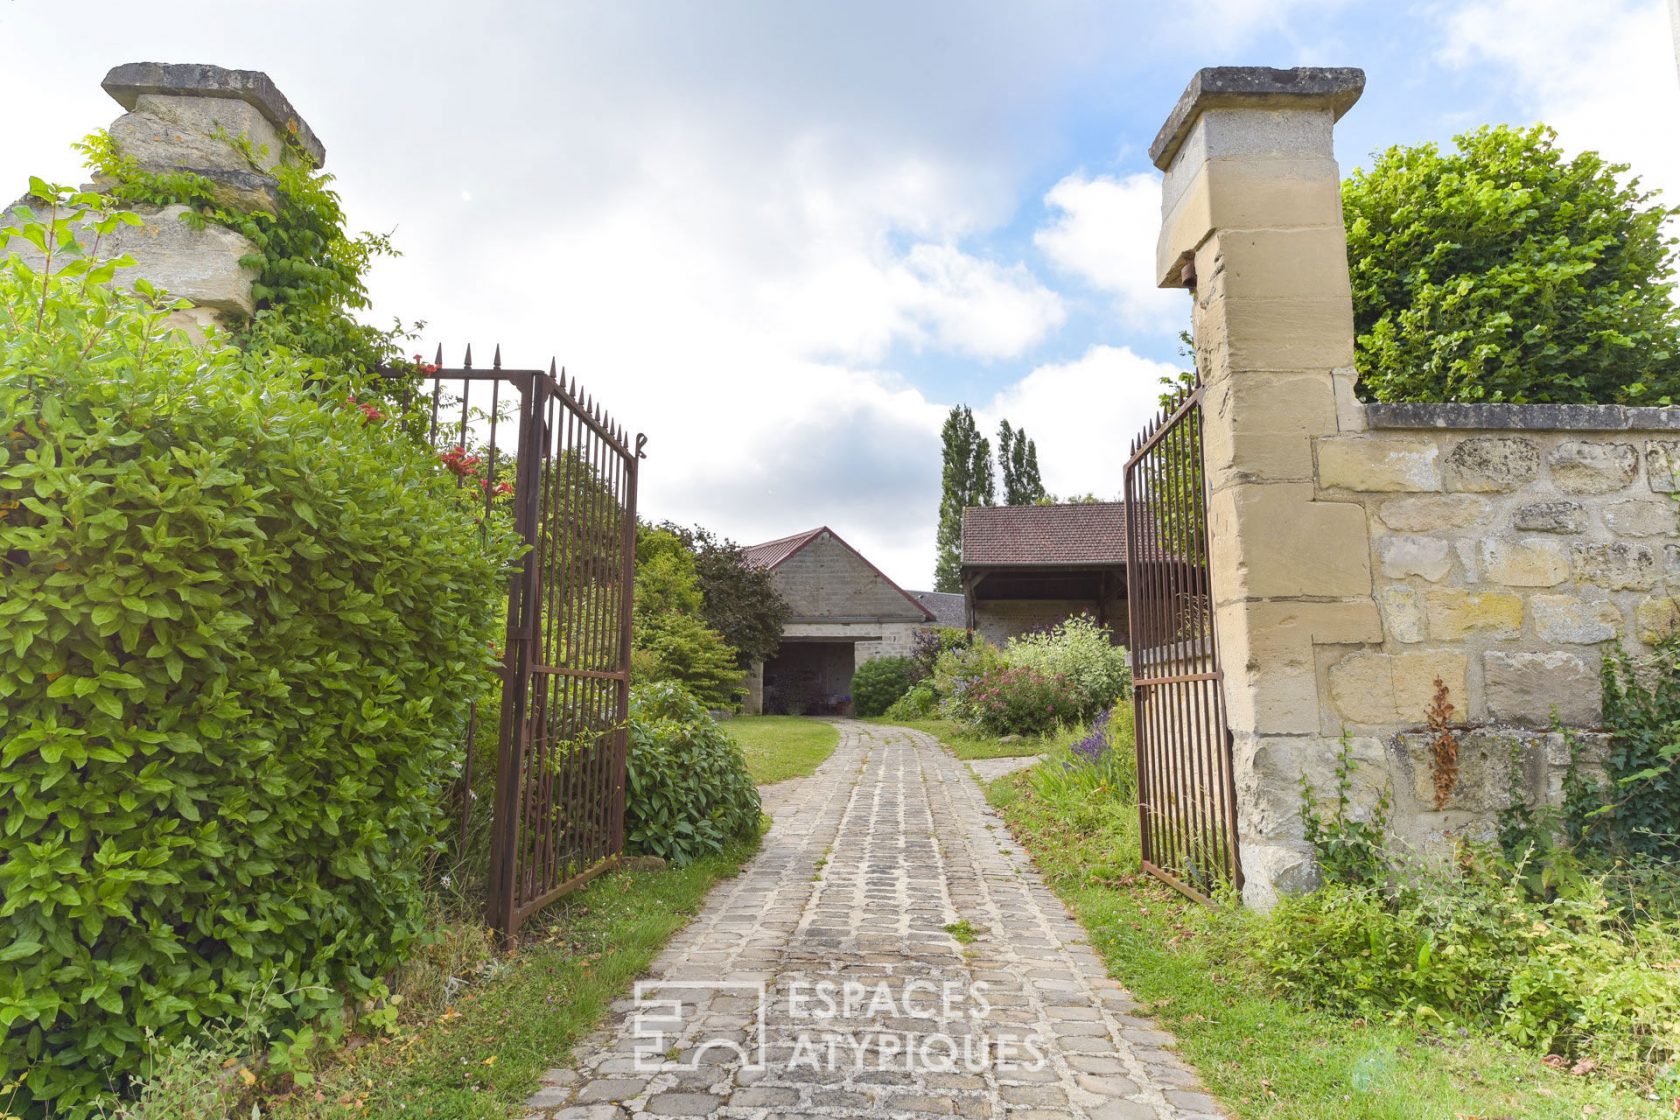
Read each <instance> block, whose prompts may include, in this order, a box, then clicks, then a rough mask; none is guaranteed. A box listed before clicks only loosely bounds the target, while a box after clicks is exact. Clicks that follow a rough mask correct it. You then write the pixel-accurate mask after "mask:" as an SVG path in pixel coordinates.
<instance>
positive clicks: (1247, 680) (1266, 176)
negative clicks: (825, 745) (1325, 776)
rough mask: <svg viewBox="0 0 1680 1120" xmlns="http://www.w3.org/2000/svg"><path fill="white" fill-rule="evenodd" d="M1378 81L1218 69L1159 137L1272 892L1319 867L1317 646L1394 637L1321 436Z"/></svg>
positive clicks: (1214, 562) (1261, 877) (1337, 361)
mask: <svg viewBox="0 0 1680 1120" xmlns="http://www.w3.org/2000/svg"><path fill="white" fill-rule="evenodd" d="M1364 84H1365V75H1364V73H1363V72H1362V71H1359V70H1356V69H1345V68H1316V67H1315V68H1303V69H1296V70H1272V69H1267V68H1264V67H1215V68H1211V69H1206V70H1202V71H1200V72H1198V73H1197V74H1196V76H1195V77H1194V78H1193V79H1192V80H1191V82H1190V85H1189V87H1188V88H1187V89H1186V90H1185V91H1184V95H1183V97H1182V98H1180V100H1179V102H1178V104H1177V106H1175V107H1174V109H1173V111H1172V113H1171V115H1170V116H1168V118H1167V121H1166V124H1164V125H1163V126H1162V128H1161V131H1160V134H1159V135H1158V136H1157V137H1156V139H1155V143H1154V145H1153V146H1152V147H1151V149H1150V155H1151V157H1152V158H1153V159H1154V161H1155V164H1156V166H1157V167H1159V168H1160V169H1161V170H1162V171H1163V172H1165V179H1164V182H1163V184H1162V224H1161V236H1160V241H1159V245H1158V253H1157V274H1158V279H1159V282H1160V284H1161V286H1162V287H1180V288H1188V289H1190V291H1191V292H1192V294H1193V296H1194V310H1193V313H1192V314H1193V333H1194V336H1195V353H1196V363H1197V366H1198V367H1199V369H1200V371H1201V374H1202V377H1203V379H1204V381H1205V383H1206V386H1207V388H1206V395H1205V398H1204V406H1203V412H1204V437H1203V438H1204V443H1205V456H1206V472H1207V483H1208V493H1209V507H1208V523H1209V529H1210V535H1211V566H1212V573H1211V577H1212V593H1213V603H1214V619H1215V633H1216V634H1217V638H1218V642H1219V647H1220V653H1221V657H1222V660H1223V667H1224V670H1225V689H1226V704H1227V708H1228V712H1229V719H1230V724H1231V730H1232V735H1233V744H1234V768H1235V777H1236V786H1237V801H1238V832H1239V838H1240V852H1241V858H1242V863H1243V871H1244V875H1245V879H1246V885H1245V888H1244V898H1245V901H1247V902H1248V903H1249V904H1250V905H1255V906H1260V907H1266V906H1269V905H1270V904H1271V903H1272V902H1273V901H1274V900H1275V899H1276V896H1277V894H1278V893H1279V892H1281V891H1292V890H1300V889H1306V888H1308V887H1310V886H1312V885H1313V883H1314V882H1315V876H1316V872H1315V870H1314V865H1313V861H1312V857H1311V851H1310V849H1309V848H1308V847H1307V845H1306V844H1305V843H1304V841H1303V840H1302V838H1301V837H1302V829H1301V823H1300V820H1299V815H1298V807H1299V804H1300V792H1299V778H1300V775H1302V774H1303V773H1306V772H1307V771H1308V770H1309V769H1317V768H1320V767H1319V763H1320V761H1321V760H1320V759H1319V756H1321V755H1324V754H1325V753H1326V750H1327V748H1326V740H1325V738H1324V736H1323V735H1322V733H1321V727H1320V723H1321V721H1320V712H1319V705H1320V700H1319V692H1318V688H1317V673H1316V670H1315V656H1316V655H1315V652H1314V647H1315V645H1316V646H1324V645H1335V644H1337V643H1350V644H1351V643H1365V642H1375V641H1380V640H1381V639H1382V627H1381V620H1380V618H1379V615H1378V611H1377V606H1376V604H1375V602H1374V601H1373V599H1372V586H1371V565H1370V546H1369V540H1368V530H1367V527H1366V519H1365V514H1364V511H1363V510H1362V509H1361V508H1360V507H1359V506H1357V505H1353V504H1349V503H1345V502H1334V501H1323V500H1315V497H1314V484H1313V439H1314V438H1315V437H1318V436H1325V435H1333V434H1335V433H1336V431H1337V425H1338V409H1337V396H1338V394H1345V395H1348V396H1351V394H1352V391H1353V377H1354V375H1353V343H1354V331H1353V307H1352V299H1351V294H1350V287H1349V281H1348V265H1347V242H1346V236H1345V232H1344V229H1343V225H1342V209H1341V193H1340V185H1341V181H1340V174H1339V172H1338V170H1337V167H1336V161H1335V158H1334V156H1333V154H1332V150H1331V129H1332V125H1333V124H1334V123H1335V121H1336V120H1337V119H1338V118H1340V117H1341V115H1342V114H1343V113H1345V112H1346V111H1347V110H1348V108H1349V107H1350V106H1352V105H1353V103H1354V102H1355V101H1356V100H1358V98H1359V95H1360V92H1361V91H1362V89H1363V88H1364ZM1351 413H1357V410H1351Z"/></svg>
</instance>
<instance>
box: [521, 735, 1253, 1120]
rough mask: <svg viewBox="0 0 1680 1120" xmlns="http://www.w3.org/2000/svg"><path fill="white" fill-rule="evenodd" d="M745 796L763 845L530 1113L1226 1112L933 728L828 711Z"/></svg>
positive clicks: (599, 1118)
mask: <svg viewBox="0 0 1680 1120" xmlns="http://www.w3.org/2000/svg"><path fill="white" fill-rule="evenodd" d="M765 807H766V809H767V811H769V812H770V813H771V814H772V815H773V816H774V817H775V826H774V827H773V828H772V829H771V831H770V834H769V836H768V837H766V839H765V843H764V848H763V851H762V852H761V853H760V854H759V855H758V856H757V857H756V858H755V859H754V860H753V861H752V863H751V864H750V865H749V866H748V867H747V868H746V870H745V871H744V872H743V873H742V874H741V875H740V876H739V877H738V878H736V879H733V880H730V881H728V882H725V883H722V884H720V885H719V886H718V887H717V888H716V890H715V891H714V892H713V893H712V895H711V897H710V898H709V899H708V900H707V903H706V906H705V908H704V909H703V911H702V912H701V913H700V914H699V916H698V917H696V919H695V920H694V922H693V923H692V924H691V925H690V926H689V927H688V928H687V929H685V930H684V931H683V932H682V933H680V934H678V935H677V937H676V938H675V939H674V940H673V941H672V942H671V944H670V945H669V946H668V947H667V948H666V950H665V952H664V953H663V954H661V955H660V957H659V958H658V960H657V961H655V962H654V965H653V967H652V969H651V971H650V979H651V981H652V982H654V985H655V986H654V987H653V988H651V989H650V990H649V991H647V992H646V993H645V997H644V1003H643V1005H642V1006H641V1007H640V1008H638V1006H637V1005H636V1004H635V1002H634V1001H632V1000H626V1001H623V1002H622V1003H620V1004H617V1005H615V1007H614V1014H613V1017H612V1018H611V1020H610V1021H609V1022H608V1023H607V1024H606V1025H605V1026H604V1027H603V1029H602V1030H601V1031H599V1032H597V1033H596V1034H595V1035H592V1036H590V1037H589V1038H587V1039H584V1040H583V1041H582V1042H580V1044H579V1046H578V1048H577V1050H576V1054H575V1057H576V1063H575V1066H574V1067H573V1068H571V1069H563V1070H553V1071H551V1072H550V1073H549V1074H548V1076H547V1077H546V1078H545V1082H546V1084H545V1087H544V1088H543V1089H541V1090H540V1091H539V1092H538V1093H537V1094H536V1095H535V1096H533V1097H532V1098H531V1100H530V1102H529V1104H528V1107H527V1113H528V1115H530V1116H532V1117H544V1118H547V1117H558V1118H561V1120H610V1118H614V1117H623V1116H626V1115H636V1114H639V1115H645V1116H715V1117H730V1118H734V1117H739V1118H743V1120H759V1118H767V1117H784V1116H785V1117H794V1116H829V1117H841V1116H864V1117H907V1118H914V1120H926V1118H927V1117H929V1116H962V1117H996V1118H998V1120H1039V1118H1041V1117H1065V1116H1079V1117H1090V1118H1091V1120H1133V1118H1138V1120H1143V1118H1148V1120H1155V1118H1168V1117H1171V1118H1176V1120H1192V1118H1196V1117H1216V1116H1222V1115H1223V1113H1221V1112H1220V1110H1219V1107H1218V1105H1217V1103H1216V1102H1215V1101H1214V1100H1213V1099H1212V1098H1211V1097H1209V1096H1208V1095H1206V1093H1205V1092H1203V1091H1202V1090H1201V1088H1200V1086H1199V1085H1198V1083H1197V1081H1196V1077H1195V1075H1194V1074H1193V1073H1191V1072H1190V1070H1189V1069H1187V1068H1186V1067H1185V1066H1184V1065H1183V1063H1181V1062H1180V1061H1179V1060H1178V1058H1177V1056H1176V1055H1175V1054H1174V1053H1173V1052H1172V1051H1171V1050H1170V1047H1171V1045H1172V1040H1171V1038H1170V1036H1168V1035H1166V1034H1164V1033H1162V1032H1161V1031H1159V1030H1157V1029H1156V1028H1155V1026H1154V1025H1153V1024H1152V1023H1151V1022H1150V1021H1149V1020H1147V1019H1143V1018H1139V1017H1138V1016H1137V1015H1136V1014H1135V1013H1134V1011H1135V1008H1134V1005H1133V1002H1132V1000H1131V998H1130V996H1128V995H1127V993H1126V991H1125V989H1124V988H1122V987H1121V986H1120V985H1119V984H1118V983H1116V982H1114V981H1112V980H1109V979H1106V978H1105V977H1104V975H1103V969H1102V965H1101V964H1100V962H1099V961H1098V959H1097V957H1096V955H1095V954H1094V953H1093V952H1092V950H1091V949H1090V948H1089V947H1088V946H1087V945H1086V943H1085V936H1084V931H1083V930H1082V929H1081V928H1080V927H1079V926H1078V924H1077V923H1075V922H1074V921H1073V919H1072V918H1070V917H1068V916H1067V914H1066V912H1065V911H1064V910H1063V908H1062V905H1061V903H1060V902H1059V901H1058V900H1057V899H1056V898H1055V896H1054V895H1052V894H1051V893H1050V891H1049V889H1048V888H1046V887H1045V886H1044V884H1043V882H1042V881H1041V880H1040V879H1039V877H1038V874H1037V872H1036V870H1035V869H1034V868H1033V866H1032V864H1031V862H1030V861H1029V860H1028V858H1027V856H1026V853H1025V852H1024V851H1023V850H1022V849H1021V847H1020V846H1019V845H1018V844H1016V843H1015V841H1014V839H1013V838H1012V837H1011V836H1010V835H1009V833H1008V831H1007V830H1006V829H1005V828H1004V826H1003V824H1002V822H1001V821H999V820H998V819H997V817H996V816H994V815H993V814H992V812H991V811H990V810H989V809H988V808H987V807H986V805H985V800H984V797H983V795H982V793H981V790H980V788H979V786H977V785H976V784H975V782H974V780H973V779H972V778H971V777H970V776H969V774H968V772H967V770H966V767H965V765H964V764H963V763H961V762H959V761H957V760H956V759H955V758H953V757H951V755H949V754H948V753H946V752H945V751H944V750H943V749H942V748H940V747H939V746H938V745H937V744H935V742H934V741H933V740H932V739H930V738H929V737H927V736H925V735H923V734H921V733H919V732H914V731H907V730H901V729H897V728H882V727H876V726H872V725H868V724H860V723H842V724H841V732H840V746H839V748H838V749H837V750H836V751H835V752H834V754H833V756H831V757H830V758H829V760H828V761H827V762H825V763H824V764H823V765H822V767H821V768H820V769H819V770H818V771H817V772H816V773H815V774H814V775H812V776H811V777H809V778H806V779H803V780H801V781H797V782H788V783H783V784H782V785H780V786H775V787H771V789H770V790H769V791H768V792H767V794H766V798H765ZM960 923H966V925H963V924H960ZM948 927H949V928H948ZM720 982H723V983H722V984H720ZM761 990H762V992H763V993H764V994H763V997H762V998H761V997H760V991H761ZM646 1001H670V1003H669V1004H668V1005H665V1004H661V1003H655V1002H646ZM678 1005H680V1014H677V1013H676V1012H675V1011H674V1008H675V1007H677V1006H678ZM665 1006H669V1007H671V1008H672V1009H673V1010H662V1007H665ZM638 1011H641V1012H642V1013H643V1014H644V1016H646V1017H644V1018H643V1019H642V1020H641V1022H640V1024H638V1021H637V1014H638ZM655 1030H658V1031H663V1032H664V1036H663V1037H659V1036H656V1035H653V1034H651V1033H650V1032H651V1031H655ZM708 1044H710V1045H708ZM761 1059H762V1061H761Z"/></svg>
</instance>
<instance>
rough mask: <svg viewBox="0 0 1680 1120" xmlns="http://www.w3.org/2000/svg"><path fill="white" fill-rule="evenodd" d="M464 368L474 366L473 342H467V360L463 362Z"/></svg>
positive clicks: (462, 366)
mask: <svg viewBox="0 0 1680 1120" xmlns="http://www.w3.org/2000/svg"><path fill="white" fill-rule="evenodd" d="M461 368H462V369H471V368H472V343H470V342H469V343H467V360H466V361H465V362H463V363H462V364H461Z"/></svg>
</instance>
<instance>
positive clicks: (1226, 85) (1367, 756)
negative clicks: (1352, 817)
mask: <svg viewBox="0 0 1680 1120" xmlns="http://www.w3.org/2000/svg"><path fill="white" fill-rule="evenodd" d="M1363 84H1364V75H1363V74H1362V73H1360V72H1359V71H1357V70H1351V69H1327V68H1306V69H1300V70H1290V71H1278V70H1267V69H1264V68H1253V67H1228V68H1216V69H1213V70H1204V71H1202V72H1200V73H1199V74H1198V75H1197V77H1196V79H1195V80H1194V81H1193V82H1192V83H1191V85H1190V87H1189V88H1188V89H1187V90H1186V92H1185V96H1184V98H1183V99H1181V101H1180V103H1179V105H1178V106H1177V107H1176V108H1175V109H1174V111H1173V113H1172V115H1171V116H1170V117H1169V118H1168V121H1167V123H1166V125H1165V126H1164V127H1163V128H1162V130H1161V135H1160V136H1159V137H1158V138H1157V140H1156V144H1155V147H1154V148H1153V149H1152V154H1153V155H1154V156H1155V158H1156V162H1157V165H1158V166H1160V167H1161V168H1162V170H1163V171H1164V172H1165V179H1164V182H1163V187H1162V193H1163V198H1162V231H1161V238H1160V242H1159V252H1158V257H1157V267H1158V276H1159V279H1160V282H1161V284H1162V286H1164V287H1182V288H1187V289H1189V290H1190V291H1191V293H1192V295H1193V297H1194V299H1193V303H1192V320H1193V334H1194V336H1195V340H1196V361H1197V365H1198V368H1199V371H1200V373H1201V375H1202V378H1203V381H1204V383H1205V385H1206V389H1205V393H1204V406H1203V424H1204V444H1205V446H1204V467H1205V471H1206V477H1207V485H1208V494H1209V499H1208V500H1209V508H1208V524H1209V530H1210V536H1211V542H1210V552H1211V556H1210V560H1211V572H1210V579H1211V585H1212V598H1213V603H1214V618H1215V630H1216V635H1217V639H1218V645H1219V650H1220V655H1221V658H1222V667H1223V670H1224V689H1225V699H1226V707H1227V712H1228V716H1229V722H1230V727H1231V733H1232V743H1233V747H1232V753H1233V772H1234V775H1235V784H1236V787H1237V798H1238V833H1239V840H1240V845H1239V847H1240V853H1241V859H1242V863H1243V870H1244V873H1245V877H1246V881H1245V884H1244V896H1245V899H1246V900H1247V901H1248V902H1249V903H1250V904H1252V905H1256V906H1261V907H1264V906H1267V905H1270V903H1271V902H1272V901H1274V900H1275V898H1276V897H1277V895H1278V893H1279V892H1286V891H1296V890H1304V889H1308V888H1310V887H1311V886H1313V885H1314V884H1315V882H1316V870H1315V868H1314V864H1313V857H1312V852H1311V849H1310V847H1309V846H1308V845H1307V844H1306V843H1305V841H1304V838H1303V826H1302V822H1301V819H1300V806H1301V791H1300V783H1301V780H1302V779H1303V778H1305V779H1306V780H1308V781H1309V782H1311V783H1312V784H1314V785H1315V786H1316V787H1318V788H1319V789H1320V790H1321V791H1323V792H1324V793H1329V792H1330V791H1331V789H1332V787H1333V782H1334V767H1335V759H1336V753H1337V750H1338V747H1339V744H1340V742H1341V740H1342V737H1343V735H1344V734H1345V735H1346V736H1348V741H1349V743H1350V746H1351V750H1352V754H1353V757H1354V759H1355V761H1356V762H1357V764H1358V765H1357V769H1356V771H1355V774H1354V785H1355V789H1354V802H1355V808H1356V812H1358V813H1360V814H1363V815H1369V814H1370V813H1371V812H1372V811H1373V810H1374V807H1375V806H1376V804H1377V802H1378V801H1379V799H1380V798H1382V797H1383V796H1384V795H1386V796H1387V798H1388V799H1389V800H1390V802H1391V804H1392V809H1391V827H1392V832H1393V834H1394V837H1395V839H1396V842H1397V843H1399V844H1401V845H1403V846H1405V847H1407V848H1409V849H1411V850H1413V851H1415V852H1418V853H1421V854H1424V855H1426V856H1427V855H1430V854H1434V855H1440V854H1443V853H1444V852H1445V851H1447V850H1448V849H1449V847H1450V845H1451V843H1452V842H1453V840H1454V838H1456V837H1460V836H1472V837H1483V838H1485V837H1488V836H1491V834H1492V833H1493V830H1494V828H1495V823H1496V819H1497V815H1498V812H1499V810H1500V809H1501V808H1503V807H1504V806H1505V805H1507V804H1508V803H1509V801H1510V797H1511V792H1512V788H1513V785H1515V786H1516V787H1520V788H1521V789H1522V790H1523V791H1524V792H1525V795H1526V796H1527V797H1529V798H1530V799H1531V800H1534V801H1538V800H1541V799H1545V800H1549V801H1552V802H1554V803H1555V802H1556V800H1557V798H1558V796H1559V794H1560V787H1561V783H1562V776H1563V773H1564V771H1565V769H1566V768H1567V765H1568V763H1569V751H1568V749H1567V747H1566V743H1565V739H1564V737H1563V736H1562V735H1559V734H1555V733H1553V732H1552V731H1551V730H1550V728H1551V724H1552V718H1553V714H1554V713H1555V714H1556V716H1557V718H1558V720H1559V721H1561V722H1562V723H1563V724H1564V725H1565V726H1568V727H1571V728H1579V729H1582V730H1583V734H1582V735H1581V736H1580V737H1579V738H1580V741H1581V742H1583V743H1584V744H1585V746H1586V749H1587V751H1588V753H1589V756H1590V755H1592V754H1593V753H1596V752H1598V751H1600V750H1601V749H1602V746H1603V744H1602V736H1600V735H1598V734H1597V733H1596V732H1595V731H1594V729H1595V728H1597V727H1598V726H1599V724H1600V722H1601V689H1600V678H1599V669H1600V664H1601V658H1602V651H1603V646H1604V644H1605V643H1607V642H1609V641H1611V640H1613V639H1617V638H1619V639H1621V640H1623V641H1624V642H1626V643H1628V644H1629V645H1631V646H1638V645H1639V644H1640V643H1641V642H1643V641H1644V640H1646V639H1648V638H1649V637H1650V636H1651V635H1652V634H1654V633H1656V632H1658V631H1660V630H1662V629H1665V628H1667V627H1668V626H1669V625H1671V624H1672V623H1673V622H1674V621H1675V619H1676V618H1677V617H1680V609H1677V606H1676V602H1675V600H1674V599H1673V598H1672V597H1671V596H1672V594H1673V593H1674V592H1675V591H1677V590H1680V531H1677V523H1676V508H1677V507H1676V505H1675V503H1674V501H1673V500H1672V498H1673V495H1674V494H1675V493H1676V492H1680V414H1677V411H1676V410H1669V409H1625V408H1620V407H1616V406H1567V407H1561V406H1511V405H1364V404H1361V403H1360V402H1359V401H1357V400H1356V398H1355V393H1354V387H1355V384H1356V380H1357V371H1356V370H1355V368H1354V347H1353V340H1354V334H1353V316H1352V301H1351V290H1350V286H1349V282H1348V269H1347V249H1346V240H1345V234H1344V231H1343V223H1342V215H1341V205H1340V194H1339V189H1338V188H1339V180H1340V176H1339V172H1338V169H1337V166H1336V163H1335V160H1334V157H1333V154H1332V145H1331V136H1332V129H1333V125H1334V122H1335V121H1336V120H1337V119H1338V118H1339V117H1340V116H1341V114H1342V113H1343V112H1345V111H1347V109H1348V108H1349V107H1351V106H1352V104H1353V103H1354V101H1355V100H1356V99H1357V98H1358V95H1359V93H1360V91H1361V89H1362V88H1363ZM1436 680H1440V681H1441V682H1443V683H1444V684H1445V685H1446V686H1447V691H1448V698H1449V699H1450V701H1451V703H1452V704H1453V705H1454V708H1455V710H1454V712H1453V714H1452V716H1451V723H1452V724H1453V725H1456V726H1457V727H1458V730H1457V732H1456V734H1457V736H1458V740H1459V762H1458V767H1459V768H1458V773H1457V775H1456V777H1455V778H1454V779H1453V780H1452V781H1451V782H1450V783H1443V785H1450V787H1451V788H1450V789H1449V790H1446V796H1445V798H1444V800H1441V801H1440V802H1439V803H1438V801H1437V783H1436V774H1435V772H1434V770H1433V768H1432V764H1431V754H1430V751H1429V743H1430V739H1431V736H1430V735H1429V734H1427V733H1425V728H1426V723H1427V720H1428V715H1429V709H1430V706H1431V703H1432V701H1433V699H1434V692H1435V682H1436ZM1513 744H1514V745H1515V747H1516V759H1515V764H1516V765H1517V766H1518V767H1519V768H1520V772H1519V773H1517V774H1515V775H1513V774H1512V773H1511V767H1512V747H1513ZM1591 761H1592V760H1591V757H1589V759H1588V762H1589V764H1590V763H1591Z"/></svg>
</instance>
